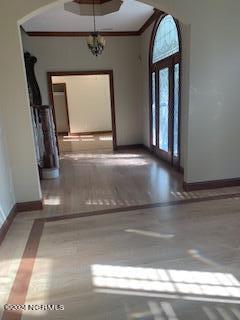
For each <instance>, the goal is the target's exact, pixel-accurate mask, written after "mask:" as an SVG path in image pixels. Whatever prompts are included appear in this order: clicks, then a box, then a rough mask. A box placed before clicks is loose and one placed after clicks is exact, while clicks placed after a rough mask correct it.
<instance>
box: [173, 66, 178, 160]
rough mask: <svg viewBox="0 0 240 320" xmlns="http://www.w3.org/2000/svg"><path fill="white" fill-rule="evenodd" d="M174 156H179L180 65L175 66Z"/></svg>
mask: <svg viewBox="0 0 240 320" xmlns="http://www.w3.org/2000/svg"><path fill="white" fill-rule="evenodd" d="M173 117H174V121H173V139H174V141H173V155H174V157H178V156H179V141H178V140H179V63H177V64H175V66H174V114H173Z"/></svg>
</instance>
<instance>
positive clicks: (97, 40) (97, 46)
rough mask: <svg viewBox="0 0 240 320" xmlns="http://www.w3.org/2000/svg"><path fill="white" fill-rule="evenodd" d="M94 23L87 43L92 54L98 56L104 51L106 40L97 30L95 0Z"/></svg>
mask: <svg viewBox="0 0 240 320" xmlns="http://www.w3.org/2000/svg"><path fill="white" fill-rule="evenodd" d="M93 25H94V31H93V32H92V33H91V34H90V35H89V37H88V38H87V45H88V48H89V50H90V51H91V52H92V54H93V55H94V56H96V57H98V56H100V55H101V54H102V53H103V50H104V48H105V45H106V40H105V39H104V37H102V36H101V34H100V33H99V32H98V31H97V30H96V15H95V1H94V0H93Z"/></svg>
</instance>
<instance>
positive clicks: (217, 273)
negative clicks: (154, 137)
mask: <svg viewBox="0 0 240 320" xmlns="http://www.w3.org/2000/svg"><path fill="white" fill-rule="evenodd" d="M42 188H43V197H44V210H43V211H36V212H30V213H21V214H19V215H18V216H17V218H16V219H15V221H14V223H13V225H12V227H11V229H10V230H9V232H8V234H7V237H6V238H5V240H4V241H3V244H2V246H1V247H0V319H2V320H6V319H9V320H13V319H15V320H20V319H26V320H30V319H83V320H165V319H169V320H177V319H179V320H188V319H194V320H195V319H196V320H198V319H199V320H202V319H203V320H205V319H207V320H218V319H220V320H221V319H223V320H236V319H240V307H239V305H240V283H239V280H240V233H239V228H240V219H239V217H240V209H239V208H240V189H239V188H228V189H219V190H211V191H201V192H192V193H185V192H183V190H182V177H181V175H180V174H178V173H176V172H174V171H170V170H169V169H168V168H167V167H166V166H165V165H164V164H162V163H160V162H158V161H156V159H155V158H152V157H151V155H149V154H147V153H145V152H143V151H142V150H129V151H126V152H121V153H113V152H112V151H110V150H105V151H98V152H94V153H93V152H79V153H65V154H63V155H62V156H61V177H60V178H59V179H58V180H55V181H44V182H43V183H42ZM6 303H9V304H16V303H19V304H25V305H26V306H27V305H29V304H33V305H45V306H46V305H48V304H54V305H64V310H63V311H46V310H45V311H44V310H40V311H31V310H28V311H23V312H20V311H18V312H16V313H13V312H9V311H6V310H4V305H5V304H6Z"/></svg>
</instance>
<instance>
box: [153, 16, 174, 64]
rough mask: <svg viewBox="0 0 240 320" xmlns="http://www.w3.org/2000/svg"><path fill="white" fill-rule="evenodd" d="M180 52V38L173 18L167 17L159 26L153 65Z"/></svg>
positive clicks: (155, 40) (154, 47)
mask: <svg viewBox="0 0 240 320" xmlns="http://www.w3.org/2000/svg"><path fill="white" fill-rule="evenodd" d="M177 52H179V38H178V30H177V26H176V23H175V21H174V19H173V17H172V16H170V15H168V16H165V17H164V18H163V19H162V21H161V23H160V24H159V26H158V29H157V32H156V36H155V39H154V46H153V59H152V60H153V63H155V62H157V61H160V60H163V59H165V58H167V57H170V56H172V55H173V54H175V53H177Z"/></svg>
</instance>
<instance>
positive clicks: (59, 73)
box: [47, 70, 117, 150]
mask: <svg viewBox="0 0 240 320" xmlns="http://www.w3.org/2000/svg"><path fill="white" fill-rule="evenodd" d="M95 75H108V77H109V88H110V102H111V118H112V135H113V150H117V129H116V112H115V98H114V79H113V70H93V71H50V72H47V80H48V95H49V101H50V104H51V105H52V106H53V118H54V123H55V133H56V136H57V129H56V128H57V127H56V114H55V109H54V103H53V102H54V101H53V90H52V85H53V83H52V77H57V76H95Z"/></svg>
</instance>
